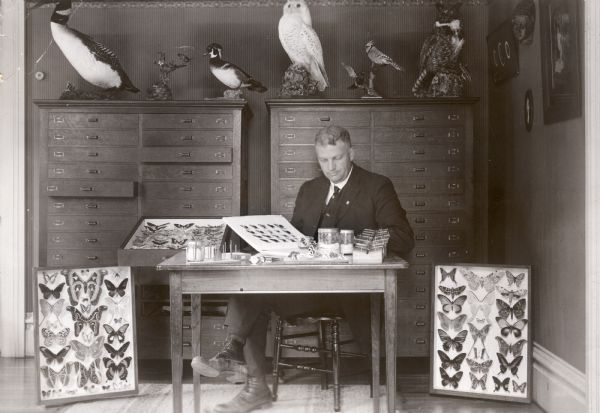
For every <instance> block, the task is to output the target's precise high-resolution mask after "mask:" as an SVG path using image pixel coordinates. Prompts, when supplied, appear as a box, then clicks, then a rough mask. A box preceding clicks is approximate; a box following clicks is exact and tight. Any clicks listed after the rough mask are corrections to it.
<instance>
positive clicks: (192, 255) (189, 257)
mask: <svg viewBox="0 0 600 413" xmlns="http://www.w3.org/2000/svg"><path fill="white" fill-rule="evenodd" d="M196 244H197V242H196V241H188V242H187V244H185V260H186V261H187V262H196V261H197V259H196V247H197V245H196Z"/></svg>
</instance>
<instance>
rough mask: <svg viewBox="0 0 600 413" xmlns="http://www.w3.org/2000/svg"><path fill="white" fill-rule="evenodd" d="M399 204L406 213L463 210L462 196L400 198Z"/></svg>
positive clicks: (463, 201)
mask: <svg viewBox="0 0 600 413" xmlns="http://www.w3.org/2000/svg"><path fill="white" fill-rule="evenodd" d="M400 203H401V204H402V207H403V208H404V209H405V210H407V211H440V212H442V211H456V210H460V209H464V208H465V200H464V198H463V197H462V196H437V197H435V196H430V197H427V196H413V197H404V196H400Z"/></svg>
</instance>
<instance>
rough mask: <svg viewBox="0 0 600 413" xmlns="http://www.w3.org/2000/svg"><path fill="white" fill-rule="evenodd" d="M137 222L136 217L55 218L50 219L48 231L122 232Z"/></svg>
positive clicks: (69, 216)
mask: <svg viewBox="0 0 600 413" xmlns="http://www.w3.org/2000/svg"><path fill="white" fill-rule="evenodd" d="M136 222H137V217H136V216H123V217H113V216H97V217H96V216H93V217H88V216H78V215H68V216H53V217H50V218H49V219H48V231H60V232H63V231H69V232H78V231H83V232H88V231H89V232H96V231H122V230H124V229H126V230H128V231H129V230H131V229H132V228H133V226H134V225H135V224H136ZM115 253H116V250H115ZM115 256H116V255H115Z"/></svg>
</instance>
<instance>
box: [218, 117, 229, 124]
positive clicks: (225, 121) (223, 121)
mask: <svg viewBox="0 0 600 413" xmlns="http://www.w3.org/2000/svg"><path fill="white" fill-rule="evenodd" d="M215 122H216V123H217V124H219V123H222V124H223V125H227V119H223V118H217V119H216V120H215Z"/></svg>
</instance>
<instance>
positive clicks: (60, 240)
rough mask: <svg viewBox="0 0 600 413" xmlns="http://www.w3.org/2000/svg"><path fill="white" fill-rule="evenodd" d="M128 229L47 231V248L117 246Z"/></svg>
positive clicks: (125, 235)
mask: <svg viewBox="0 0 600 413" xmlns="http://www.w3.org/2000/svg"><path fill="white" fill-rule="evenodd" d="M128 231H129V229H127V230H125V231H115V232H98V233H91V234H90V233H89V232H64V233H62V232H49V233H48V248H78V249H98V248H115V249H117V248H119V246H121V243H122V242H123V240H124V238H125V237H127V233H128Z"/></svg>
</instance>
